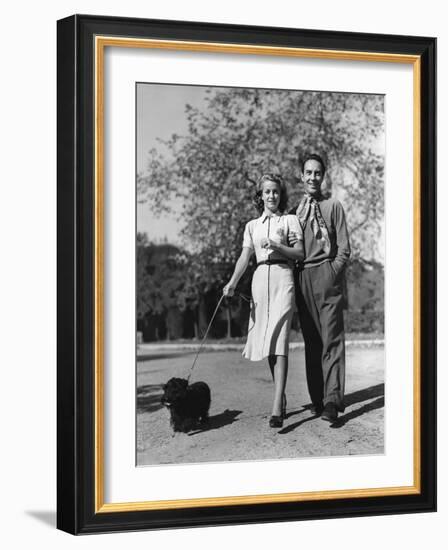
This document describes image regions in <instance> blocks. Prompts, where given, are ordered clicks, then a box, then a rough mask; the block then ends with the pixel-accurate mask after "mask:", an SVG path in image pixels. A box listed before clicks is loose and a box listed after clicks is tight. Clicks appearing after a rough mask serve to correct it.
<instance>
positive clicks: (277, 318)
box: [243, 213, 303, 361]
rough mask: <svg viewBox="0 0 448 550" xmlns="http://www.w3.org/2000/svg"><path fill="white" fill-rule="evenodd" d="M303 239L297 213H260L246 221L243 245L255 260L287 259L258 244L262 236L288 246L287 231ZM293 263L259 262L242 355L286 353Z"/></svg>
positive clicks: (256, 357) (257, 358)
mask: <svg viewBox="0 0 448 550" xmlns="http://www.w3.org/2000/svg"><path fill="white" fill-rule="evenodd" d="M289 233H295V234H296V235H297V237H298V239H299V240H303V232H302V228H301V227H300V224H299V220H298V219H297V216H292V215H287V214H285V215H276V214H274V215H271V216H268V215H267V214H265V213H263V214H262V215H261V216H260V217H259V218H257V219H255V220H251V221H250V222H248V223H247V224H246V228H245V231H244V239H243V247H247V248H250V249H251V250H252V251H253V252H254V253H255V256H256V258H257V263H259V262H263V261H266V260H287V258H286V257H285V256H283V255H282V254H280V253H279V252H276V251H274V250H272V249H265V248H262V247H261V240H262V239H263V238H265V237H268V238H270V239H271V240H273V241H276V242H278V243H281V244H284V245H285V246H288V234H289ZM293 267H294V262H293V261H291V260H289V261H288V264H273V265H266V264H263V265H260V266H258V267H257V269H256V270H255V273H254V276H253V279H252V306H251V312H250V318H249V328H248V334H247V342H246V346H245V348H244V350H243V357H245V358H246V359H250V360H251V361H260V360H261V359H263V358H265V357H268V356H269V355H286V356H287V355H288V351H289V333H290V329H291V320H292V316H293V313H294V311H295V295H294V278H293Z"/></svg>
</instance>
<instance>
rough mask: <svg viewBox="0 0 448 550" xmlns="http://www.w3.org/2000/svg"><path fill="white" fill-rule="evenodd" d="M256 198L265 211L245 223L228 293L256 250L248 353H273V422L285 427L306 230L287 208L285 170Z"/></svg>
mask: <svg viewBox="0 0 448 550" xmlns="http://www.w3.org/2000/svg"><path fill="white" fill-rule="evenodd" d="M255 204H256V206H257V208H258V211H259V213H260V217H258V218H256V219H253V220H251V221H249V222H248V223H247V224H246V228H245V231H244V239H243V249H242V252H241V255H240V257H239V259H238V260H237V262H236V265H235V270H234V272H233V275H232V277H231V278H230V281H229V282H228V283H227V285H226V286H225V287H224V289H223V293H224V295H225V296H232V295H233V294H234V291H235V288H236V286H237V284H238V282H239V280H240V278H241V277H242V275H243V273H244V272H245V270H246V268H247V266H248V264H249V260H250V258H251V256H252V254H255V256H256V259H257V269H256V271H255V273H254V276H253V279H252V307H251V313H250V319H249V329H248V335H247V342H246V346H245V348H244V351H243V356H244V357H245V358H246V359H249V360H250V361H260V360H261V359H264V358H265V357H267V358H268V362H269V367H270V370H271V374H272V378H273V380H274V400H273V404H272V416H271V418H270V420H269V425H270V426H271V427H272V428H281V427H282V426H283V420H284V417H285V410H286V398H285V386H286V380H287V375H288V350H289V333H290V328H291V320H292V316H293V313H294V310H295V296H294V279H293V267H294V264H295V262H297V261H302V260H303V233H302V229H301V227H300V224H299V222H298V219H297V216H293V215H286V214H284V212H285V210H286V205H287V192H286V186H285V184H284V182H283V180H282V178H281V177H280V176H278V175H275V174H264V175H263V176H262V177H261V178H260V180H259V183H258V188H257V192H256V195H255ZM291 236H293V237H295V238H293V239H292V240H294V241H295V244H294V245H293V246H292V247H291V246H289V245H288V237H291Z"/></svg>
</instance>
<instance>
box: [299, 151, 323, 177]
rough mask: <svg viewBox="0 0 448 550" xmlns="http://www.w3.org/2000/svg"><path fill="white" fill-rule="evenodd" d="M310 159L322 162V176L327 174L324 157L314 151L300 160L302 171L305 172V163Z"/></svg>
mask: <svg viewBox="0 0 448 550" xmlns="http://www.w3.org/2000/svg"><path fill="white" fill-rule="evenodd" d="M309 160H315V161H317V162H319V163H320V165H321V166H322V176H324V175H325V171H326V167H325V162H324V161H323V159H322V157H321V156H320V155H317V154H316V153H312V154H311V155H306V156H305V157H304V158H303V159H302V160H301V161H300V171H301V172H302V174H303V172H304V171H305V164H306V163H307V162H308V161H309Z"/></svg>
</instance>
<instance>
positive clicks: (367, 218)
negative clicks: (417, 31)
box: [138, 89, 384, 279]
mask: <svg viewBox="0 0 448 550" xmlns="http://www.w3.org/2000/svg"><path fill="white" fill-rule="evenodd" d="M187 114H188V133H187V135H185V136H183V137H180V136H177V135H174V136H172V138H171V139H170V140H169V141H168V142H165V143H164V150H168V151H169V152H170V154H166V153H163V154H162V153H159V152H158V151H157V150H155V149H153V150H152V151H151V152H150V155H149V162H148V171H147V174H146V175H142V174H140V175H139V178H138V193H139V199H140V200H149V201H151V202H152V203H153V206H154V207H155V209H156V210H159V211H163V210H164V209H166V208H169V202H170V201H169V200H167V198H168V197H170V196H171V197H180V198H181V199H182V204H183V213H182V216H183V219H184V220H185V222H186V223H185V228H184V231H183V237H184V241H185V244H186V246H188V248H189V249H190V250H192V251H193V252H194V253H198V254H200V255H201V257H202V267H203V268H205V270H206V272H207V278H208V279H209V278H210V276H211V275H218V273H215V269H214V267H215V266H217V265H219V266H220V267H219V269H220V270H221V271H222V266H223V265H228V266H229V268H230V266H231V265H233V263H234V262H235V259H236V257H237V255H238V254H239V251H240V248H241V241H242V232H243V230H244V225H245V222H247V221H248V220H249V219H251V218H253V217H254V215H256V213H255V212H254V209H253V207H252V204H251V199H252V197H253V194H254V191H255V184H254V182H255V181H256V180H257V179H258V177H259V176H260V175H261V174H262V173H263V172H266V171H270V172H272V171H274V172H278V173H281V174H282V175H284V177H285V179H286V180H287V181H288V183H289V187H290V190H291V199H292V201H290V202H291V203H294V202H296V201H297V198H298V196H299V194H300V191H301V190H300V187H299V186H298V185H297V175H298V172H299V170H298V159H299V158H301V157H303V155H304V154H305V153H306V152H312V151H318V152H319V153H321V154H322V155H323V156H324V157H325V158H326V160H327V163H328V172H327V177H326V183H327V188H328V191H329V192H332V191H333V192H334V194H336V195H337V196H338V197H339V198H340V199H341V200H342V202H343V204H344V206H345V207H346V210H347V212H348V213H349V215H348V225H349V229H350V234H351V238H352V248H353V252H354V257H356V258H358V257H361V258H363V259H364V260H366V261H373V260H377V259H378V258H377V256H378V250H376V247H375V246H372V243H373V244H374V243H376V242H377V240H378V238H379V235H380V230H381V222H382V219H383V215H384V205H383V175H384V158H383V146H382V145H383V141H382V140H383V137H384V136H383V132H384V130H383V128H384V126H383V122H384V112H383V99H382V97H381V96H375V95H366V94H344V93H329V92H291V91H282V90H254V89H231V90H229V89H225V90H217V91H210V93H209V95H208V99H207V108H206V109H202V110H198V109H193V108H192V107H189V106H187ZM210 271H212V273H210ZM225 273H226V276H227V274H228V270H227V271H225Z"/></svg>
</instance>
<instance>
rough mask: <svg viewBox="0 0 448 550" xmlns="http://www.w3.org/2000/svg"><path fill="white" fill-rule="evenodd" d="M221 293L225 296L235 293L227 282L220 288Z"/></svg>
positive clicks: (229, 296)
mask: <svg viewBox="0 0 448 550" xmlns="http://www.w3.org/2000/svg"><path fill="white" fill-rule="evenodd" d="M222 293H223V295H224V296H226V297H227V298H231V297H232V296H233V295H234V294H235V287H234V286H233V285H231V284H230V283H227V284H226V286H225V287H224V288H223V289H222Z"/></svg>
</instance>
